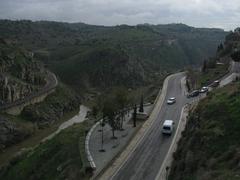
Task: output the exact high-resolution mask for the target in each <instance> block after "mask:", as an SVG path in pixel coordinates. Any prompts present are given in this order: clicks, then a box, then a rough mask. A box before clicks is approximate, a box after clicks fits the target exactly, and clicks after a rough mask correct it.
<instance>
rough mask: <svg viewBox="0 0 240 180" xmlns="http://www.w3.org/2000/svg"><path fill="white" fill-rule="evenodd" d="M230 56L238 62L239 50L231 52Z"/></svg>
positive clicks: (239, 57) (239, 58)
mask: <svg viewBox="0 0 240 180" xmlns="http://www.w3.org/2000/svg"><path fill="white" fill-rule="evenodd" d="M231 58H232V59H233V60H234V61H236V62H239V61H240V51H235V52H234V53H232V55H231Z"/></svg>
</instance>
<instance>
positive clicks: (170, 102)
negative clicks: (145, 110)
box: [167, 97, 176, 104]
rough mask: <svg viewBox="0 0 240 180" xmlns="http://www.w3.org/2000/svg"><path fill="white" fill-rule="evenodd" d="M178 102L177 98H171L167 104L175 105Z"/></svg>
mask: <svg viewBox="0 0 240 180" xmlns="http://www.w3.org/2000/svg"><path fill="white" fill-rule="evenodd" d="M175 102H176V98H175V97H171V98H169V99H168V100H167V104H174V103H175Z"/></svg>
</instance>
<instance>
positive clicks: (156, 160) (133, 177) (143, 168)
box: [111, 73, 189, 180]
mask: <svg viewBox="0 0 240 180" xmlns="http://www.w3.org/2000/svg"><path fill="white" fill-rule="evenodd" d="M182 78H184V73H178V74H176V75H173V76H171V77H170V79H169V81H168V85H167V91H166V96H165V99H164V102H163V104H162V106H161V107H155V108H158V113H156V117H154V118H155V121H154V122H153V125H152V126H151V127H150V129H149V130H148V131H147V133H146V135H145V136H144V138H143V139H142V140H141V142H140V143H139V144H138V146H137V148H136V149H135V150H134V152H133V153H131V155H130V156H129V158H128V159H127V161H125V162H124V164H123V166H121V167H120V168H119V169H118V170H117V172H116V173H115V174H114V175H113V176H112V178H111V179H113V180H126V179H128V180H144V179H146V180H149V179H155V177H156V176H157V174H158V172H159V169H160V168H161V165H162V163H163V161H164V159H165V156H166V155H167V153H168V150H169V148H170V146H171V142H172V140H173V137H174V133H175V131H176V128H175V131H174V133H173V134H172V135H171V136H164V135H162V132H161V128H162V124H163V122H164V120H165V119H171V120H174V122H175V127H177V126H178V123H179V119H180V116H181V111H182V108H183V106H184V105H185V104H186V103H187V102H188V101H189V100H188V99H187V98H186V96H185V95H184V92H185V87H184V86H183V84H182V83H181V80H182ZM172 96H174V97H176V100H177V102H176V103H175V104H173V105H167V104H166V101H167V99H168V98H169V97H172Z"/></svg>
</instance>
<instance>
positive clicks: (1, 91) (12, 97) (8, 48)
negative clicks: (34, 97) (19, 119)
mask: <svg viewBox="0 0 240 180" xmlns="http://www.w3.org/2000/svg"><path fill="white" fill-rule="evenodd" d="M45 74H46V70H45V69H44V68H43V66H42V65H41V64H39V63H38V62H36V61H35V60H34V59H33V55H32V54H31V53H29V52H26V51H25V50H23V49H20V48H19V47H17V46H16V45H14V44H11V43H8V42H6V41H5V40H3V39H0V105H4V104H6V103H12V102H15V101H16V100H19V99H23V98H24V97H26V96H29V94H31V93H33V92H35V91H38V90H39V89H40V88H41V87H43V86H44V84H45V83H46V82H45Z"/></svg>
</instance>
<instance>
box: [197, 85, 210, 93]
mask: <svg viewBox="0 0 240 180" xmlns="http://www.w3.org/2000/svg"><path fill="white" fill-rule="evenodd" d="M205 92H208V87H205V86H204V87H202V88H201V89H200V91H199V93H205Z"/></svg>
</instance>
